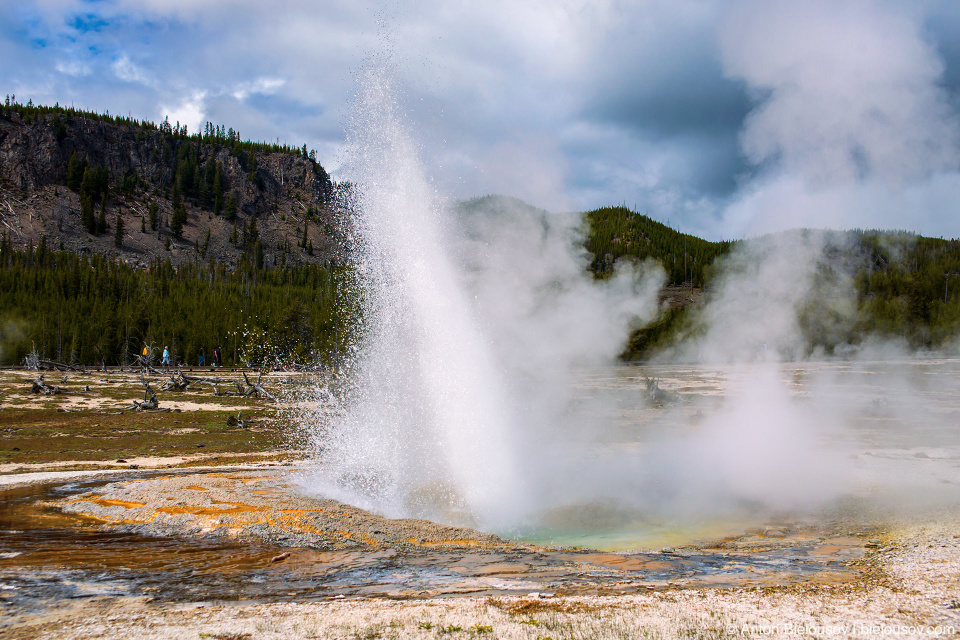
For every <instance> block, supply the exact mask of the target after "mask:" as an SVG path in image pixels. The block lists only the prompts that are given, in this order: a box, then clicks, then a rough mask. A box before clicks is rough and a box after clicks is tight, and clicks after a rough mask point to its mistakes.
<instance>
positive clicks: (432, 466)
mask: <svg viewBox="0 0 960 640" xmlns="http://www.w3.org/2000/svg"><path fill="white" fill-rule="evenodd" d="M355 109H356V110H355V112H354V115H353V119H352V121H351V126H350V129H349V136H348V148H349V154H350V157H351V166H350V168H349V173H350V177H351V179H352V180H353V181H354V182H355V184H356V194H355V202H353V206H354V214H355V218H354V224H355V228H354V230H353V231H354V235H355V237H354V238H353V242H354V249H355V252H356V255H357V261H356V266H357V269H358V280H359V282H358V289H359V291H358V293H359V295H360V296H361V298H362V304H363V325H364V326H363V329H362V337H361V339H360V340H359V344H358V345H357V349H358V350H357V352H356V353H355V354H354V355H353V356H352V362H351V369H352V372H353V373H352V375H353V379H352V380H351V387H350V388H351V392H350V393H349V394H348V396H349V397H348V399H346V400H345V404H346V406H345V408H344V411H343V412H341V413H340V415H338V416H337V418H336V424H333V425H331V426H330V427H329V428H328V429H325V431H324V434H323V437H322V443H321V446H322V448H323V464H324V472H323V482H324V485H325V488H326V489H327V490H334V491H339V492H345V494H346V496H347V497H348V498H349V499H351V500H353V501H354V502H360V503H362V504H363V503H365V504H367V505H369V506H372V507H374V508H376V509H378V510H382V511H384V512H386V513H388V514H391V515H407V516H424V517H433V518H438V519H442V520H447V521H467V522H474V519H475V518H479V519H482V520H483V521H486V522H490V521H492V520H495V519H497V518H502V517H504V516H505V515H507V514H505V513H504V511H505V509H508V508H509V505H514V504H516V503H517V501H518V497H519V496H522V495H523V494H524V491H523V489H522V486H521V485H522V477H521V475H520V473H519V465H518V464H517V461H516V460H515V459H514V451H515V449H514V447H513V446H512V445H511V442H510V440H511V431H512V428H513V427H514V425H512V424H511V422H510V419H509V416H508V415H507V412H506V410H505V400H504V391H503V389H502V387H501V378H500V377H499V376H498V375H497V371H496V368H495V365H494V362H493V361H492V358H491V354H490V350H489V348H488V346H487V345H486V344H485V343H484V337H483V336H482V335H481V333H480V332H479V330H478V327H477V324H476V322H475V319H474V318H473V317H472V314H471V309H470V306H469V304H468V301H467V300H466V297H465V292H464V291H463V289H462V288H461V287H460V286H459V283H458V282H457V278H456V276H455V270H454V267H453V264H452V262H451V257H450V256H449V255H448V246H447V245H446V243H445V242H444V241H443V238H444V235H445V229H444V225H445V224H446V220H445V219H444V217H443V207H442V203H441V201H440V199H439V198H438V196H437V194H436V193H435V191H434V190H433V188H432V187H431V185H430V184H429V182H428V181H427V179H426V178H425V177H424V173H423V170H422V168H421V166H420V162H419V159H418V154H417V148H416V145H415V144H414V142H413V140H412V137H411V135H410V132H409V131H408V130H407V129H406V127H405V126H404V125H403V123H402V119H401V115H400V113H399V112H398V111H399V107H398V104H397V96H396V94H395V93H394V91H393V88H392V86H391V81H390V78H389V77H388V75H387V73H386V71H385V68H384V67H383V66H369V67H368V68H367V69H365V70H364V71H363V73H362V74H361V78H360V82H359V92H358V95H357V101H356V105H355Z"/></svg>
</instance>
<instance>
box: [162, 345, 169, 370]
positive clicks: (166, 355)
mask: <svg viewBox="0 0 960 640" xmlns="http://www.w3.org/2000/svg"><path fill="white" fill-rule="evenodd" d="M160 364H162V365H163V366H165V367H169V366H170V350H169V349H167V347H166V346H164V347H163V360H161V361H160Z"/></svg>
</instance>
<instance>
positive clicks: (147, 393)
mask: <svg viewBox="0 0 960 640" xmlns="http://www.w3.org/2000/svg"><path fill="white" fill-rule="evenodd" d="M140 382H142V383H143V387H144V390H143V402H139V401H137V400H134V401H133V405H132V406H131V407H130V410H131V411H157V410H159V408H160V401H159V400H158V399H157V394H156V393H154V392H153V389H151V388H150V383H149V382H147V381H146V380H144V379H142V378H141V379H140ZM167 411H169V409H167Z"/></svg>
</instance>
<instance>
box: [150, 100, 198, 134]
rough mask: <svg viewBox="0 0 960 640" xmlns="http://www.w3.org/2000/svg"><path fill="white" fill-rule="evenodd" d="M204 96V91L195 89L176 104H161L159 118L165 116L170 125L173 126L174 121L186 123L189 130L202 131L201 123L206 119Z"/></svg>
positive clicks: (193, 131) (161, 118)
mask: <svg viewBox="0 0 960 640" xmlns="http://www.w3.org/2000/svg"><path fill="white" fill-rule="evenodd" d="M205 98H206V93H205V92H202V91H197V92H194V93H193V94H192V95H191V96H190V97H188V98H185V99H184V100H183V101H182V102H180V103H179V104H177V105H176V106H173V107H170V106H161V107H160V120H163V119H164V117H167V118H169V119H170V124H171V125H174V126H175V125H176V123H178V122H179V123H180V124H181V125H186V126H187V128H188V131H189V132H192V133H197V132H199V131H202V130H203V123H204V121H205V120H206V117H205V112H204V99H205Z"/></svg>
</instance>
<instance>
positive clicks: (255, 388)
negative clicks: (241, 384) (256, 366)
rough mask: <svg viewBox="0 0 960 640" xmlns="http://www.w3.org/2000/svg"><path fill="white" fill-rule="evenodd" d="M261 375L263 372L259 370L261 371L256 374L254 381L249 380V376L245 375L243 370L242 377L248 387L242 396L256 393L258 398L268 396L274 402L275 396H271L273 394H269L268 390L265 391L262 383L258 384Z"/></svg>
mask: <svg viewBox="0 0 960 640" xmlns="http://www.w3.org/2000/svg"><path fill="white" fill-rule="evenodd" d="M262 377H263V372H262V371H261V372H260V375H258V376H257V381H256V382H250V378H248V377H247V372H246V371H244V372H243V379H244V380H246V381H247V386H249V387H250V389H249V390H247V392H246V393H244V394H243V396H244V397H247V396H251V395H256V396H257V397H258V398H260V397H263V398H270V399H271V400H273V401H274V402H276V401H277V399H276V398H275V397H273V394H271V393H270V392H269V391H267V390H266V389H264V388H263V385H261V384H260V378H262Z"/></svg>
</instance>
